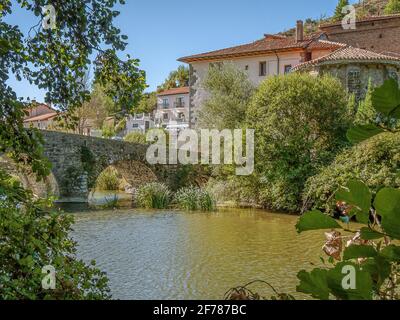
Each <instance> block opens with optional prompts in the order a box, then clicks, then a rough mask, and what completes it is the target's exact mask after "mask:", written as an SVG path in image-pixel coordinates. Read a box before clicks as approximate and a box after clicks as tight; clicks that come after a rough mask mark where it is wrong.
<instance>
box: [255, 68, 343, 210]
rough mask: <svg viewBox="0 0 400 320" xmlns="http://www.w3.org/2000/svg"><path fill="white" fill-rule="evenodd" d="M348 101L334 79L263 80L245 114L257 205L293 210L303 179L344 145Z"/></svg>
mask: <svg viewBox="0 0 400 320" xmlns="http://www.w3.org/2000/svg"><path fill="white" fill-rule="evenodd" d="M346 106H347V98H346V93H345V92H344V90H343V87H342V85H341V84H340V83H339V81H338V80H336V79H334V78H333V77H328V76H324V77H318V78H315V77H313V76H311V75H307V74H290V75H285V76H280V77H273V78H270V79H267V80H265V81H264V82H263V83H262V84H261V85H260V87H259V88H258V90H257V92H256V94H255V95H254V98H253V100H252V102H251V104H250V105H249V108H248V111H247V127H248V128H253V129H255V132H256V136H255V139H256V141H255V145H256V149H255V153H256V154H255V162H256V168H257V173H258V174H259V175H260V179H261V183H262V186H261V198H262V202H263V203H265V204H267V205H268V207H270V208H274V209H277V210H286V211H297V210H298V209H299V204H300V198H299V195H301V192H302V190H303V188H304V184H305V182H306V180H307V178H308V177H310V176H312V175H314V174H315V173H317V171H318V169H319V167H321V166H323V165H326V164H328V163H330V161H332V159H333V157H334V155H335V154H336V152H337V151H338V150H339V149H340V148H341V147H342V146H343V145H344V143H345V139H346V138H345V132H346V127H347V119H346V110H347V108H346Z"/></svg>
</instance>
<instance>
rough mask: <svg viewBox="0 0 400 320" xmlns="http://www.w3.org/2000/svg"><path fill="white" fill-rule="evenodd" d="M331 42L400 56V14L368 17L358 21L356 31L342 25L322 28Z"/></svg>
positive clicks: (329, 25)
mask: <svg viewBox="0 0 400 320" xmlns="http://www.w3.org/2000/svg"><path fill="white" fill-rule="evenodd" d="M320 30H321V31H322V32H324V33H325V34H326V35H327V37H328V38H329V40H331V41H336V42H341V43H344V44H347V45H350V46H352V47H355V48H360V49H364V50H369V51H373V52H376V53H381V54H385V55H394V56H400V36H399V35H400V14H395V15H387V16H376V17H368V18H364V19H362V20H359V21H357V23H356V28H355V29H343V27H342V25H341V23H332V24H324V25H321V26H320Z"/></svg>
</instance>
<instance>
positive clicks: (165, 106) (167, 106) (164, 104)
mask: <svg viewBox="0 0 400 320" xmlns="http://www.w3.org/2000/svg"><path fill="white" fill-rule="evenodd" d="M160 106H161V108H163V109H168V108H169V103H162V104H161V105H160Z"/></svg>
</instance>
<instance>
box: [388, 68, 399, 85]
mask: <svg viewBox="0 0 400 320" xmlns="http://www.w3.org/2000/svg"><path fill="white" fill-rule="evenodd" d="M389 78H392V79H394V80H396V81H397V82H398V81H399V76H398V75H397V72H396V71H393V70H392V71H389Z"/></svg>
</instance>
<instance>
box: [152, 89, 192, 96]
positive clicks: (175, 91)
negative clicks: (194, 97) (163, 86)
mask: <svg viewBox="0 0 400 320" xmlns="http://www.w3.org/2000/svg"><path fill="white" fill-rule="evenodd" d="M189 92H190V89H189V87H181V88H174V89H169V90H164V91H162V92H159V93H157V95H158V96H170V95H173V94H185V93H189Z"/></svg>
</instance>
